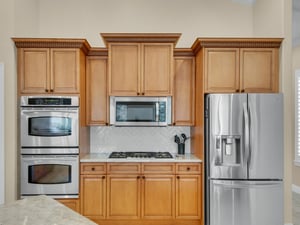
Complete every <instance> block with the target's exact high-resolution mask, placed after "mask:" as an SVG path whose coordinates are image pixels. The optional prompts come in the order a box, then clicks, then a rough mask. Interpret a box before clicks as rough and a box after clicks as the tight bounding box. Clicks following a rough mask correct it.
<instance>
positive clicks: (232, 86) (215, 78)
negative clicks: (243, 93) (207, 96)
mask: <svg viewBox="0 0 300 225" xmlns="http://www.w3.org/2000/svg"><path fill="white" fill-rule="evenodd" d="M204 54H205V56H204V61H205V62H204V90H205V92H206V93H213V92H220V93H224V92H239V49H238V48H222V49H220V48H207V49H205V53H204Z"/></svg>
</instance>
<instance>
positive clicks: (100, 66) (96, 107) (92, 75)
mask: <svg viewBox="0 0 300 225" xmlns="http://www.w3.org/2000/svg"><path fill="white" fill-rule="evenodd" d="M107 104H108V96H107V57H103V56H88V57H87V58H86V119H87V121H86V123H87V124H88V125H106V124H107V115H108V113H107V110H108V107H107Z"/></svg>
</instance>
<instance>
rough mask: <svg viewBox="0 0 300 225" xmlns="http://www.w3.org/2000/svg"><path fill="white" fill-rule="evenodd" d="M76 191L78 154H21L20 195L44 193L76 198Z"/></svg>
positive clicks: (77, 188)
mask: <svg viewBox="0 0 300 225" xmlns="http://www.w3.org/2000/svg"><path fill="white" fill-rule="evenodd" d="M78 191H79V156H78V155H22V157H21V195H22V196H28V195H40V194H44V195H52V196H54V197H57V198H69V197H70V198H76V197H78Z"/></svg>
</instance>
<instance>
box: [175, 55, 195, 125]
mask: <svg viewBox="0 0 300 225" xmlns="http://www.w3.org/2000/svg"><path fill="white" fill-rule="evenodd" d="M174 67H175V73H174V74H175V76H174V93H173V117H174V118H173V121H174V125H178V126H193V125H194V110H195V59H194V57H193V56H183V57H175V66H174Z"/></svg>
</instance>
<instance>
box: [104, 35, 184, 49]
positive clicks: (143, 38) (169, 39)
mask: <svg viewBox="0 0 300 225" xmlns="http://www.w3.org/2000/svg"><path fill="white" fill-rule="evenodd" d="M100 35H101V37H102V39H103V41H104V43H105V45H106V46H107V44H108V43H111V42H141V43H146V42H147V43H173V44H174V46H175V45H176V44H177V42H178V39H179V38H180V36H181V33H100Z"/></svg>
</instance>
